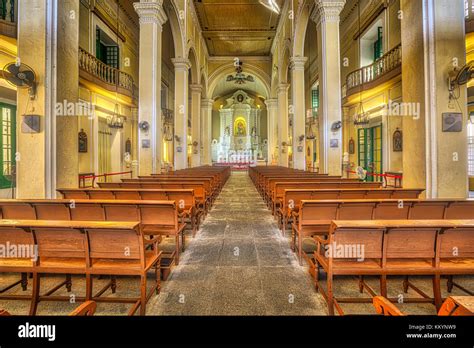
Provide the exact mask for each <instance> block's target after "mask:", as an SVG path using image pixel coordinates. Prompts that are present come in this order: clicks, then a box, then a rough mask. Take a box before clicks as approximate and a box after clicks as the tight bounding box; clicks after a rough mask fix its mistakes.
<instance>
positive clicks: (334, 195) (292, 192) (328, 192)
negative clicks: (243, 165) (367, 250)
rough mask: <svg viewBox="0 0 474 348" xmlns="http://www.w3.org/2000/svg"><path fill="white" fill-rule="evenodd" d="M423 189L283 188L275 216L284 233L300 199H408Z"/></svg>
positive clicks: (418, 194) (416, 196)
mask: <svg viewBox="0 0 474 348" xmlns="http://www.w3.org/2000/svg"><path fill="white" fill-rule="evenodd" d="M423 191H424V190H423V189H396V188H389V189H382V188H375V189H365V188H356V189H301V190H300V189H289V190H288V189H285V190H284V194H283V198H282V200H281V201H280V203H279V206H280V208H279V209H278V210H277V211H276V216H277V219H278V223H279V226H280V229H281V230H282V232H283V233H285V230H286V226H287V223H288V222H290V221H291V219H292V216H293V215H292V214H293V212H294V211H295V210H296V212H297V211H298V209H299V208H298V207H299V204H300V202H301V201H302V200H327V199H341V200H342V199H376V198H382V199H389V198H392V199H408V198H418V197H419V196H420V194H421V193H422V192H423Z"/></svg>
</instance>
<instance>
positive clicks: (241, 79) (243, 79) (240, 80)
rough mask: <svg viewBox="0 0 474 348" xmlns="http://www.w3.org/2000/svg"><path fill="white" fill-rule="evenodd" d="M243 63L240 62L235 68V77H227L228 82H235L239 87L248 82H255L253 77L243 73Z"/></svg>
mask: <svg viewBox="0 0 474 348" xmlns="http://www.w3.org/2000/svg"><path fill="white" fill-rule="evenodd" d="M242 64H243V63H242V62H241V61H239V62H238V63H237V65H236V67H235V72H236V73H235V76H234V75H229V76H227V82H232V81H235V83H236V84H238V85H243V84H245V83H247V82H255V79H254V78H253V76H251V75H245V74H244V73H243V72H242V71H243V69H242Z"/></svg>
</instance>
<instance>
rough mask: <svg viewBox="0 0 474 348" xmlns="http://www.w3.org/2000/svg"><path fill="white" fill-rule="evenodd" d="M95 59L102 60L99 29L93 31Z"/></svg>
mask: <svg viewBox="0 0 474 348" xmlns="http://www.w3.org/2000/svg"><path fill="white" fill-rule="evenodd" d="M95 33H96V34H95V57H96V58H97V59H99V60H102V44H101V43H100V29H99V28H97V29H96V30H95Z"/></svg>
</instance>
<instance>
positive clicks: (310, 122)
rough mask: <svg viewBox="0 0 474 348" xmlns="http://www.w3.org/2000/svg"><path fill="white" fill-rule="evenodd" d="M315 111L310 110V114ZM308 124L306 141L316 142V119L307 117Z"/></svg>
mask: <svg viewBox="0 0 474 348" xmlns="http://www.w3.org/2000/svg"><path fill="white" fill-rule="evenodd" d="M312 110H313V109H310V110H308V114H311V112H312ZM306 120H307V121H306V123H307V129H308V131H307V132H306V139H307V140H314V139H316V133H315V131H314V127H315V126H316V117H314V116H313V115H311V116H310V117H307V119H306Z"/></svg>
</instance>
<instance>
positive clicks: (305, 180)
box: [263, 176, 382, 201]
mask: <svg viewBox="0 0 474 348" xmlns="http://www.w3.org/2000/svg"><path fill="white" fill-rule="evenodd" d="M311 182H315V183H319V184H323V183H341V184H348V185H349V186H348V187H347V188H351V187H352V188H357V187H358V186H360V185H361V184H362V187H367V188H378V187H381V184H382V183H377V182H376V183H374V182H372V183H366V182H363V181H360V180H358V179H342V178H339V177H328V176H321V177H317V178H314V177H312V176H309V177H304V176H303V177H302V176H295V177H276V178H274V177H270V178H268V180H267V181H266V186H265V187H264V193H263V199H264V200H266V201H269V200H271V199H272V198H273V195H274V192H275V188H276V187H275V186H276V184H277V183H279V184H280V185H289V186H290V187H287V188H288V189H291V188H295V189H299V188H301V189H303V188H317V187H311V186H310V187H305V186H304V185H305V184H309V183H311ZM298 183H301V184H302V185H303V186H296V187H292V185H296V184H298ZM351 184H352V186H350V185H351ZM329 188H344V187H329ZM282 192H283V191H281V192H280V195H281V193H282Z"/></svg>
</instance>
